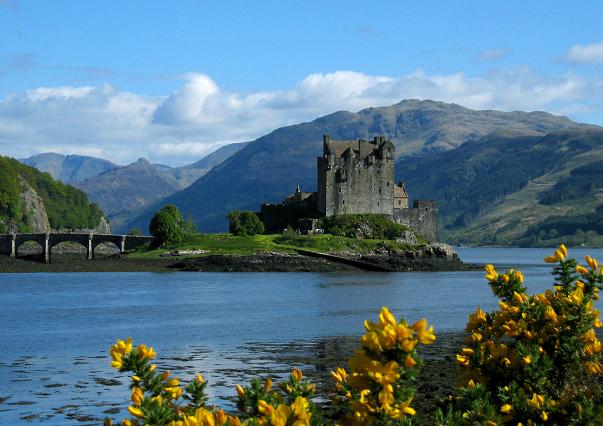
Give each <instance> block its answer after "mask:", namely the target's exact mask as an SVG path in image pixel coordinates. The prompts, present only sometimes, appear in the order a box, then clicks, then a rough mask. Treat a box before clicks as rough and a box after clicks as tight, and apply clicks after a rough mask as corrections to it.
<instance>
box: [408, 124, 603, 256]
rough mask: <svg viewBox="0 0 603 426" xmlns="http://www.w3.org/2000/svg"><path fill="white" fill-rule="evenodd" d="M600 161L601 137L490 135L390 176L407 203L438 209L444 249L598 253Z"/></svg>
mask: <svg viewBox="0 0 603 426" xmlns="http://www.w3.org/2000/svg"><path fill="white" fill-rule="evenodd" d="M602 159H603V130H584V129H582V130H572V131H562V132H553V133H550V134H548V135H546V136H510V135H505V134H492V135H489V136H487V137H485V138H483V139H481V140H478V141H474V142H469V143H466V144H464V145H462V146H460V147H459V148H457V149H455V150H452V151H448V152H443V153H439V154H435V155H431V156H426V157H422V158H414V159H401V160H399V161H398V162H397V164H396V171H397V177H398V178H400V179H401V180H403V181H404V182H405V183H406V185H407V188H408V189H409V193H410V196H411V197H413V198H430V199H436V200H437V201H438V203H439V207H440V220H441V225H442V227H443V233H442V235H443V236H444V238H445V239H446V240H448V241H450V242H459V243H467V244H472V243H483V244H513V245H523V246H525V245H528V246H530V245H538V246H542V245H555V244H557V243H559V242H560V241H565V242H567V243H570V244H585V243H586V244H589V243H590V244H593V245H599V244H601V243H603V207H601V206H602V205H603V160H602Z"/></svg>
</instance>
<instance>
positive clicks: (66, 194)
mask: <svg viewBox="0 0 603 426" xmlns="http://www.w3.org/2000/svg"><path fill="white" fill-rule="evenodd" d="M28 197H29V198H31V197H35V198H36V201H34V202H30V201H31V200H30V199H29V198H28ZM37 200H40V201H41V203H39V202H37ZM32 205H34V206H36V208H35V209H34V210H32V208H31V206H32ZM40 210H44V211H40ZM36 215H42V216H47V218H48V223H49V224H50V227H51V228H52V229H84V228H85V229H91V228H94V227H96V226H97V225H99V223H100V222H101V219H102V218H103V213H102V211H101V210H100V209H99V208H98V207H97V206H96V205H95V204H90V203H89V201H88V197H87V195H86V194H85V193H83V192H82V191H80V190H79V189H76V188H74V187H72V186H69V185H65V184H63V183H61V182H58V181H56V180H55V179H54V178H53V177H52V176H51V175H50V174H48V173H42V172H40V171H38V170H37V169H35V168H33V167H30V166H27V165H24V164H21V163H20V162H18V161H17V160H15V159H12V158H9V157H0V232H9V231H19V232H27V231H32V227H35V225H36V224H35V223H34V221H33V218H34V217H35V216H36Z"/></svg>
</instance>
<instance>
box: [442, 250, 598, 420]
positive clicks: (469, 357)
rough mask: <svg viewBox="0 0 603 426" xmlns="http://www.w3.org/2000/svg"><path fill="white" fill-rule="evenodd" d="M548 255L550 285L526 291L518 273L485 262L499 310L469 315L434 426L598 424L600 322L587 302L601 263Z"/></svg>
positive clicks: (563, 254)
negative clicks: (455, 378)
mask: <svg viewBox="0 0 603 426" xmlns="http://www.w3.org/2000/svg"><path fill="white" fill-rule="evenodd" d="M585 260H586V266H581V265H578V264H577V263H576V261H575V260H574V259H568V258H567V249H566V248H565V246H563V245H561V246H560V247H559V249H558V250H556V251H555V253H554V255H553V256H549V257H547V258H546V259H545V261H546V262H548V263H555V264H556V266H555V267H554V270H553V271H554V276H555V285H554V288H553V289H552V290H547V291H546V292H544V293H542V294H536V295H533V296H528V295H527V294H526V289H525V287H524V286H523V275H522V274H521V272H519V271H514V270H509V271H507V272H506V273H498V272H497V271H496V270H495V269H494V267H493V266H492V265H488V266H487V267H486V272H487V275H486V278H487V279H488V281H489V283H490V286H491V287H492V291H493V293H494V295H495V296H496V297H498V298H499V299H500V301H499V310H496V311H494V312H490V313H486V312H484V311H482V310H481V309H479V308H478V309H477V311H476V312H475V313H473V314H472V315H471V316H470V318H469V323H468V324H467V328H466V331H467V332H468V333H469V336H468V337H467V341H466V344H467V346H466V347H465V348H463V350H462V352H461V353H460V354H458V355H457V356H456V360H457V362H458V364H459V365H460V366H461V368H462V378H461V380H462V382H461V383H462V386H461V387H460V388H459V390H458V394H457V395H456V396H454V397H452V398H451V399H450V403H449V405H448V407H447V408H446V410H445V412H440V413H439V415H438V422H437V423H438V424H441V425H474V424H503V423H510V424H514V425H515V424H521V425H539V424H555V425H596V424H603V383H602V381H601V377H602V376H601V373H602V372H603V366H602V361H603V359H602V356H601V352H602V346H601V342H600V341H599V340H598V339H597V337H596V335H595V329H596V328H598V327H601V322H600V320H599V311H598V310H596V309H594V300H597V299H598V298H599V289H600V288H601V286H602V284H603V267H599V265H598V263H597V261H596V260H595V259H592V258H590V257H588V256H587V257H586V259H585Z"/></svg>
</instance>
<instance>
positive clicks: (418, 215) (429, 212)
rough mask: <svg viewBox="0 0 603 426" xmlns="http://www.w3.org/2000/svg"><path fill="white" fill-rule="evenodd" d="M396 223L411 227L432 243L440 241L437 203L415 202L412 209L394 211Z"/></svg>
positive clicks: (429, 201)
mask: <svg viewBox="0 0 603 426" xmlns="http://www.w3.org/2000/svg"><path fill="white" fill-rule="evenodd" d="M393 218H394V221H395V222H398V223H400V224H402V225H406V226H409V227H410V228H412V229H414V230H415V231H416V232H418V233H419V234H420V235H422V236H423V237H425V238H426V239H427V240H428V241H430V242H436V241H438V208H437V204H436V202H435V201H431V200H415V201H414V202H413V206H412V208H409V209H394V215H393Z"/></svg>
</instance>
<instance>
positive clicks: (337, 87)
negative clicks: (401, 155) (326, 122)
mask: <svg viewBox="0 0 603 426" xmlns="http://www.w3.org/2000/svg"><path fill="white" fill-rule="evenodd" d="M601 22H603V5H602V4H601V3H600V2H597V1H591V2H588V1H580V2H571V3H570V2H562V1H541V2H536V1H534V2H519V1H504V2H503V1H500V2H484V1H465V2H459V1H457V2H444V1H441V2H402V1H352V0H347V1H330V0H323V1H320V2H318V1H308V0H307V1H303V2H301V1H283V0H280V1H259V0H258V1H170V2H159V1H144V2H143V1H127V2H123V1H119V2H118V1H74V0H72V1H57V0H55V1H21V0H0V153H2V154H7V155H13V156H25V155H30V154H33V153H37V152H40V151H44V150H54V151H58V152H62V153H81V154H90V155H98V156H104V157H106V158H109V159H112V160H113V161H116V162H120V163H125V162H128V161H132V160H135V159H136V158H137V157H139V156H145V157H148V158H150V159H152V160H154V161H161V162H165V163H168V164H182V163H185V162H187V161H188V160H191V159H194V158H196V157H200V156H202V155H203V154H204V153H206V152H208V151H211V150H212V149H215V148H216V147H217V146H219V145H221V144H224V143H229V142H238V141H243V140H249V139H254V138H256V137H258V136H261V135H262V134H264V133H266V132H268V131H270V130H272V129H274V128H277V127H280V126H282V125H286V124H292V123H296V122H300V121H305V120H310V119H313V118H315V117H317V116H320V115H324V114H327V113H330V112H333V111H335V110H339V109H348V110H357V109H361V108H364V107H368V106H380V105H387V104H391V103H395V102H397V101H399V100H401V99H402V98H404V97H418V98H424V99H425V98H431V99H436V100H443V101H446V102H456V103H460V104H461V105H464V106H467V107H470V108H476V109H482V108H483V109H486V108H487V109H502V110H536V109H538V110H546V111H549V112H552V113H555V114H563V115H568V116H570V117H571V118H573V119H576V120H580V121H588V122H592V123H596V124H603V27H601Z"/></svg>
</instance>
